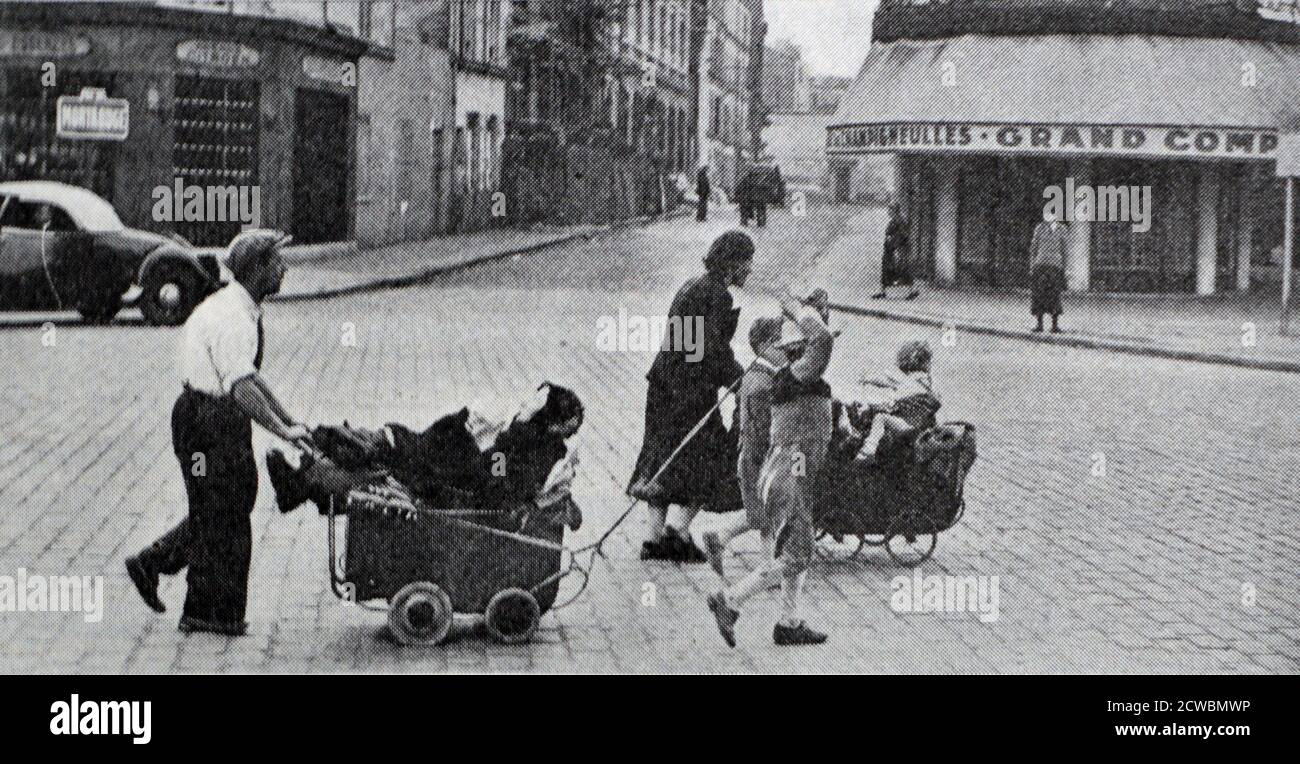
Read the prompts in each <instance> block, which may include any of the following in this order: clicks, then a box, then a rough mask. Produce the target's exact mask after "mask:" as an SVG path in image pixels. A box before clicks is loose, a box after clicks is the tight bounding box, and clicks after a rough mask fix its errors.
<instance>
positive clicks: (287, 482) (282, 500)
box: [266, 449, 309, 514]
mask: <svg viewBox="0 0 1300 764" xmlns="http://www.w3.org/2000/svg"><path fill="white" fill-rule="evenodd" d="M303 458H304V459H307V458H309V457H307V456H303ZM266 472H267V474H268V475H270V476H271V488H272V489H273V490H274V491H275V503H276V506H278V507H279V508H280V512H281V513H283V514H288V513H290V512H292V511H294V510H295V509H297V508H298V507H299V506H301V505H302V503H303V502H304V501H306V500H307V491H306V487H305V486H304V485H303V481H302V476H301V475H300V474H299V473H298V470H295V469H294V468H293V465H292V464H289V460H288V459H286V458H285V456H284V453H283V452H281V451H279V450H278V449H271V451H269V452H268V453H267V455H266Z"/></svg>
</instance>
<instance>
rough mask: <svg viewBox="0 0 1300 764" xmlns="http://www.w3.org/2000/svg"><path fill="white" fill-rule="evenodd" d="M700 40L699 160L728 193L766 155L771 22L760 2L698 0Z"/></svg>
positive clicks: (697, 29)
mask: <svg viewBox="0 0 1300 764" xmlns="http://www.w3.org/2000/svg"><path fill="white" fill-rule="evenodd" d="M694 23H695V25H696V32H697V34H698V35H699V39H700V49H699V50H700V52H699V68H698V77H699V83H698V91H699V92H698V105H697V116H698V122H697V124H696V130H697V131H698V134H699V136H700V139H699V156H698V158H697V163H698V164H700V165H708V167H709V168H710V173H711V175H712V177H713V182H714V185H715V186H716V187H719V188H722V189H724V190H725V191H726V192H727V193H728V194H732V193H734V191H735V187H736V181H737V180H739V178H740V176H741V175H742V174H743V173H744V171H745V170H746V169H747V168H748V165H750V164H752V163H754V162H757V161H758V159H759V157H760V156H761V155H762V153H763V138H762V135H763V126H764V121H765V117H766V111H765V109H764V106H763V99H762V82H763V50H764V40H765V39H766V36H767V23H766V22H765V20H764V17H763V3H762V2H761V0H707V2H704V1H702V0H696V4H695V22H694Z"/></svg>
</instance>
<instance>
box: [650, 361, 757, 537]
mask: <svg viewBox="0 0 1300 764" xmlns="http://www.w3.org/2000/svg"><path fill="white" fill-rule="evenodd" d="M717 401H718V391H717V388H714V387H703V386H691V387H674V386H671V385H667V384H664V383H661V382H660V383H657V382H655V381H654V380H651V382H650V389H649V390H648V391H647V393H646V405H645V437H644V439H643V440H642V442H641V455H640V456H639V457H638V458H637V462H636V468H635V469H634V470H633V471H632V479H631V481H629V483H628V489H627V492H628V495H630V496H632V497H633V498H637V499H641V500H642V501H645V502H647V503H649V504H653V505H655V506H668V505H669V504H677V505H680V506H689V507H697V508H699V509H704V510H707V511H710V512H731V511H734V510H738V509H740V508H741V499H740V481H739V480H738V478H737V476H736V437H735V435H734V433H732V432H729V431H728V430H727V428H726V427H724V426H723V424H722V415H721V414H719V413H718V412H717V411H714V412H713V413H711V414H709V410H710V409H712V408H713V407H714V405H715V404H716V403H717ZM705 414H709V417H708V421H707V422H705V424H704V426H703V427H702V428H700V431H699V432H697V433H696V434H695V437H693V438H691V441H690V442H689V443H688V444H687V445H686V447H685V448H683V449H682V450H681V452H680V453H679V454H677V456H676V457H675V458H674V459H673V461H672V463H671V464H669V465H668V467H667V469H665V470H664V472H663V474H662V475H659V476H658V478H655V474H656V473H657V472H658V471H659V468H660V467H661V466H662V465H663V464H664V462H665V461H667V459H668V457H669V456H670V455H671V454H672V453H673V451H675V450H676V449H677V447H678V445H679V444H681V442H682V441H683V440H684V439H685V438H686V436H687V434H689V433H690V431H691V430H692V429H693V428H694V427H695V425H696V424H697V423H699V421H700V420H701V419H703V418H704V416H705Z"/></svg>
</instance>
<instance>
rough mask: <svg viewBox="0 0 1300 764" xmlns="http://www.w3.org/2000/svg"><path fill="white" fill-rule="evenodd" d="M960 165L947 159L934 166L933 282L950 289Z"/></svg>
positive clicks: (954, 269) (953, 278)
mask: <svg viewBox="0 0 1300 764" xmlns="http://www.w3.org/2000/svg"><path fill="white" fill-rule="evenodd" d="M960 180H961V164H960V162H958V161H957V160H954V159H950V158H948V157H939V158H937V159H936V160H935V163H934V183H935V186H936V188H935V193H934V280H935V283H936V284H940V285H944V286H951V285H953V284H955V283H957V212H958V210H959V208H960V205H959V203H958V196H957V194H958V186H959V184H960Z"/></svg>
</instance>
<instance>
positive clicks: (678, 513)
mask: <svg viewBox="0 0 1300 764" xmlns="http://www.w3.org/2000/svg"><path fill="white" fill-rule="evenodd" d="M753 259H754V242H753V240H752V239H750V238H749V236H748V235H746V234H745V233H743V232H741V231H729V232H727V233H724V234H722V235H721V236H719V237H718V238H717V239H716V240H715V241H714V242H713V244H712V246H710V247H709V254H708V256H707V257H705V258H704V267H705V270H706V272H705V273H704V274H703V275H701V276H696V277H695V278H692V279H691V280H690V281H687V282H686V284H685V285H683V286H682V288H681V289H679V290H678V291H677V295H676V296H675V297H673V302H672V306H671V307H670V308H669V309H668V320H669V322H670V324H672V323H676V322H677V321H675V320H674V319H677V320H679V321H680V322H681V324H682V325H683V326H685V325H694V326H701V328H702V330H703V334H704V336H703V337H697V338H696V339H695V341H694V342H693V343H691V344H692V345H694V347H690V348H688V347H683V343H677V342H672V341H669V342H666V343H665V345H664V346H663V348H662V349H660V351H659V354H658V355H657V356H655V360H654V364H653V365H651V367H650V373H649V374H647V375H646V378H647V379H648V380H649V382H650V384H649V388H648V389H647V391H646V404H645V435H644V439H643V440H642V443H641V454H640V456H639V457H638V458H637V462H636V468H635V469H634V470H633V472H632V478H631V480H630V481H629V484H628V494H629V495H630V496H632V497H633V498H637V499H640V500H642V501H644V502H646V503H647V504H648V505H650V521H649V526H650V527H649V538H647V539H646V541H645V543H644V544H642V546H641V559H643V560H671V561H674V562H704V561H705V557H704V553H703V552H702V551H701V550H700V549H699V547H697V546H695V544H694V543H693V542H692V541H691V540H690V538H691V537H690V526H691V521H692V520H693V519H694V518H695V515H696V514H698V513H699V512H700V510H702V509H708V510H710V511H713V512H731V511H734V510H737V509H739V508H740V507H741V499H740V490H739V486H738V484H737V481H736V444H735V439H734V438H733V437H732V434H731V433H729V432H728V431H727V428H726V427H724V426H723V424H722V415H721V414H720V413H718V411H716V410H714V411H712V413H710V410H711V409H714V407H715V405H716V404H717V402H718V393H719V390H721V389H724V388H728V387H730V386H731V385H732V384H733V383H735V382H736V380H738V379H739V378H740V376H741V374H742V373H743V372H744V369H742V368H741V367H740V364H739V363H737V362H736V356H735V354H734V353H733V352H732V350H731V339H732V337H733V336H734V335H735V333H736V325H737V322H738V321H739V318H740V309H739V308H736V309H733V308H732V299H731V293H730V292H729V291H727V288H728V287H730V286H737V287H740V286H744V285H745V279H747V278H748V277H749V273H750V270H751V268H752V267H753ZM701 322H702V324H701ZM706 415H707V417H708V418H707V419H706V418H705V417H706ZM701 420H703V421H704V422H705V424H704V426H703V427H702V429H700V431H699V432H697V433H696V434H695V436H694V437H693V438H692V439H691V440H690V441H689V442H688V443H687V444H686V446H685V447H684V448H682V450H681V452H680V453H678V454H677V456H676V458H675V459H673V461H672V462H671V463H670V464H669V465H668V466H667V468H665V469H664V471H663V474H661V475H659V476H658V477H657V478H656V477H655V476H656V474H657V473H658V472H659V470H660V468H661V467H663V466H664V464H665V463H667V462H668V458H669V457H670V456H671V455H672V454H673V452H674V451H675V450H676V449H677V447H678V446H679V445H680V444H681V443H682V442H683V441H685V439H686V436H687V435H688V434H689V433H690V432H691V430H692V429H694V427H695V426H696V424H698V423H699V422H700V421H701ZM670 506H672V507H673V513H672V514H671V515H669V512H668V510H669V507H670Z"/></svg>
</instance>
